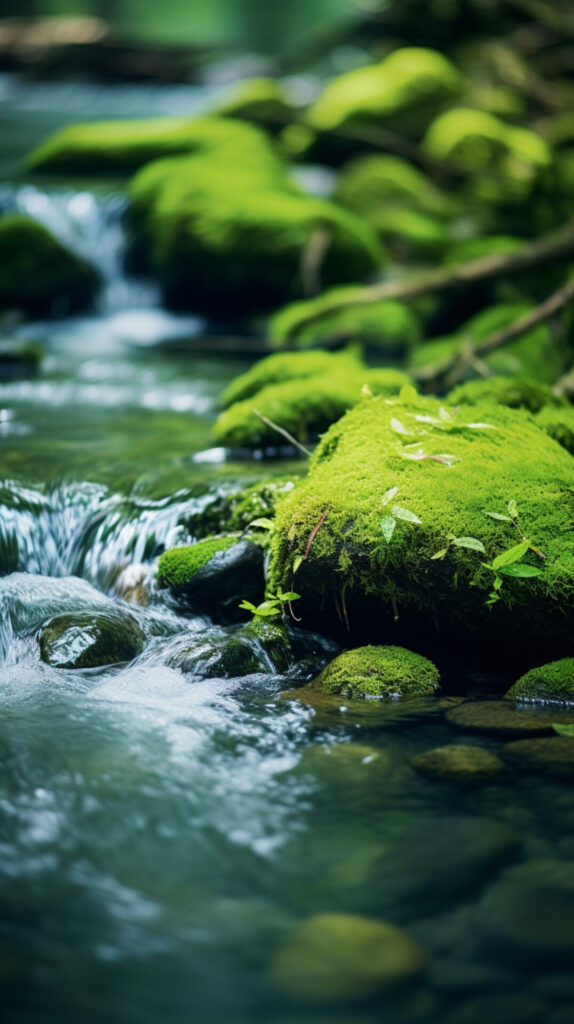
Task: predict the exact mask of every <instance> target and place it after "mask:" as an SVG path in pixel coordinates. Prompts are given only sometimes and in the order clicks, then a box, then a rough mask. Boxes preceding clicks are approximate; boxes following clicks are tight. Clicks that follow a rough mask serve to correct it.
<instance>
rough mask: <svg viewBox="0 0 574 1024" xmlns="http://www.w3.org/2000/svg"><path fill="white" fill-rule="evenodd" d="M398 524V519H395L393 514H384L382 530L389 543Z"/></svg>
mask: <svg viewBox="0 0 574 1024" xmlns="http://www.w3.org/2000/svg"><path fill="white" fill-rule="evenodd" d="M396 525H397V521H396V519H393V517H392V516H383V518H382V519H381V532H382V534H383V537H384V538H385V540H386V542H387V544H390V542H391V537H392V536H393V533H394V532H395V526H396Z"/></svg>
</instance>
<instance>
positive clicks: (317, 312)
mask: <svg viewBox="0 0 574 1024" xmlns="http://www.w3.org/2000/svg"><path fill="white" fill-rule="evenodd" d="M362 292H363V289H362V288H361V287H360V286H358V285H345V286H342V287H340V288H331V289H328V290H327V291H325V292H323V293H322V294H321V295H318V296H316V297H315V298H312V299H303V300H302V301H301V302H292V303H290V304H289V305H288V306H285V307H284V308H283V309H280V310H279V311H278V312H277V313H275V315H274V316H273V317H272V318H271V320H270V322H269V339H270V341H271V344H272V345H273V346H274V347H276V348H283V347H285V348H311V347H312V346H315V345H322V344H327V343H332V342H345V341H348V340H349V339H355V340H357V341H361V342H364V343H365V344H366V345H367V347H368V348H369V349H372V350H373V351H376V352H381V353H385V354H389V353H393V354H402V353H404V352H405V351H406V350H407V349H409V348H410V347H411V346H412V345H415V344H416V343H417V342H419V341H420V339H421V336H422V326H421V321H420V317H419V316H418V315H417V313H416V312H415V311H414V310H413V309H412V307H411V306H408V305H407V304H406V303H404V302H396V301H394V300H392V299H387V300H385V301H383V302H370V303H367V304H365V303H360V302H359V303H358V304H357V305H352V301H353V299H354V298H355V297H356V298H357V299H360V297H361V295H362ZM343 300H344V301H347V302H349V303H350V304H349V305H348V306H341V302H342V301H343Z"/></svg>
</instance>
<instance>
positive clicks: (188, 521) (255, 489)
mask: <svg viewBox="0 0 574 1024" xmlns="http://www.w3.org/2000/svg"><path fill="white" fill-rule="evenodd" d="M293 486H294V484H293V481H292V480H290V479H286V478H285V477H278V478H277V479H270V480H261V481H259V482H258V483H256V484H252V485H251V486H250V487H243V488H241V489H236V490H219V491H215V492H214V493H213V492H212V493H209V494H207V495H204V497H203V499H200V500H199V501H198V503H197V505H192V506H191V508H190V509H189V510H186V511H185V513H183V514H182V515H181V516H180V518H179V519H178V525H180V526H183V527H185V529H186V530H187V531H188V533H189V535H190V537H193V538H194V539H197V540H199V539H203V538H205V537H209V536H213V535H214V534H220V533H243V531H244V530H245V529H246V528H247V527H248V526H249V524H250V523H252V522H253V520H254V519H262V518H263V519H269V518H272V517H273V516H274V515H275V505H276V503H277V501H278V500H279V497H280V496H282V495H285V494H287V492H288V491H290V490H292V488H293ZM260 532H261V531H260ZM263 540H264V537H263V534H262V541H263Z"/></svg>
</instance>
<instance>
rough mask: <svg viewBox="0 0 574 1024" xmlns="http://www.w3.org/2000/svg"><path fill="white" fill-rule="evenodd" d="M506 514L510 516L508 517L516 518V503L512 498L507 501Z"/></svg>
mask: <svg viewBox="0 0 574 1024" xmlns="http://www.w3.org/2000/svg"><path fill="white" fill-rule="evenodd" d="M508 515H509V516H510V517H511V518H512V519H518V505H517V504H516V502H515V500H514V498H512V499H511V500H510V501H509V502H508Z"/></svg>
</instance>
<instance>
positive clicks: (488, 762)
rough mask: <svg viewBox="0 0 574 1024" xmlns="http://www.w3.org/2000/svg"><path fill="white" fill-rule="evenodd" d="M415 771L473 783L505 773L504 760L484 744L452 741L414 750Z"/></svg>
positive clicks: (464, 782) (463, 782) (433, 776)
mask: <svg viewBox="0 0 574 1024" xmlns="http://www.w3.org/2000/svg"><path fill="white" fill-rule="evenodd" d="M411 765H412V767H413V768H414V769H415V771H417V772H420V774H421V775H426V776H428V778H431V779H437V780H438V781H440V782H454V783H456V784H460V785H473V784H474V783H477V784H482V783H485V782H490V781H492V780H493V779H495V778H497V777H498V776H499V775H502V774H503V773H504V770H505V768H504V764H503V762H502V761H501V760H500V758H499V757H497V756H496V754H492V753H491V752H490V751H489V750H483V749H482V747H471V746H468V745H463V744H452V745H451V746H448V747H436V748H435V749H433V750H425V751H423V753H421V754H415V756H414V757H413V758H411Z"/></svg>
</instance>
